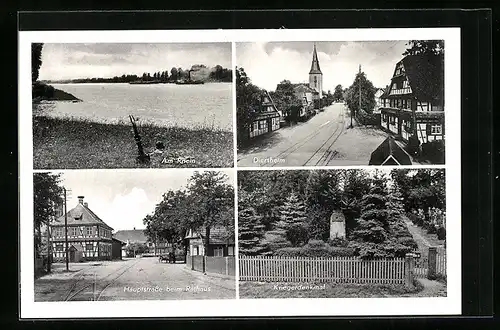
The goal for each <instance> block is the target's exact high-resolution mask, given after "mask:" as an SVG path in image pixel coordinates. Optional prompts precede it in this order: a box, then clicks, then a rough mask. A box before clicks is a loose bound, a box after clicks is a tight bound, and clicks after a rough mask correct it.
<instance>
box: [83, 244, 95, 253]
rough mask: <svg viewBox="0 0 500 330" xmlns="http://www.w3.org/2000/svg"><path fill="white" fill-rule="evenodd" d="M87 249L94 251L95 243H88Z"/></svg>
mask: <svg viewBox="0 0 500 330" xmlns="http://www.w3.org/2000/svg"><path fill="white" fill-rule="evenodd" d="M85 250H87V251H94V244H92V243H87V245H85Z"/></svg>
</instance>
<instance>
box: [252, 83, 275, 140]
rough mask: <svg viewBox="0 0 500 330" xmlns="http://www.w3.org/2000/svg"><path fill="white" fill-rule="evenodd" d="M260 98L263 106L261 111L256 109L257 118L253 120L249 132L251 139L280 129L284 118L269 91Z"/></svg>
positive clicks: (260, 108)
mask: <svg viewBox="0 0 500 330" xmlns="http://www.w3.org/2000/svg"><path fill="white" fill-rule="evenodd" d="M260 97H261V104H260V107H259V109H256V112H257V116H256V117H255V119H254V120H253V122H252V124H251V126H250V129H249V132H248V134H249V136H250V138H254V137H256V136H259V135H263V134H266V133H270V132H272V131H275V130H277V129H279V128H280V122H281V118H283V114H282V113H281V112H280V111H278V108H276V105H275V104H274V102H273V99H272V98H271V96H270V95H269V93H268V92H267V91H264V92H263V93H262V95H261V96H260Z"/></svg>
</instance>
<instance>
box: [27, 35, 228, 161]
mask: <svg viewBox="0 0 500 330" xmlns="http://www.w3.org/2000/svg"><path fill="white" fill-rule="evenodd" d="M31 52H32V54H31V55H32V70H31V73H32V104H33V110H32V111H33V168H35V169H87V168H137V167H140V168H143V167H145V168H150V167H152V168H164V167H170V168H171V167H189V168H207V167H233V166H234V153H233V97H232V75H233V70H232V59H231V57H232V55H231V43H229V42H225V43H148V44H141V43H130V44H125V43H93V44H84V43H32V45H31Z"/></svg>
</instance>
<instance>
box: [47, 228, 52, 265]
mask: <svg viewBox="0 0 500 330" xmlns="http://www.w3.org/2000/svg"><path fill="white" fill-rule="evenodd" d="M51 244H52V243H51V242H50V220H48V221H47V273H50V268H51V267H50V266H51V265H50V260H51V257H52V255H51V254H50V245H51Z"/></svg>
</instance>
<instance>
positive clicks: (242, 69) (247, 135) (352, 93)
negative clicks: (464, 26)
mask: <svg viewBox="0 0 500 330" xmlns="http://www.w3.org/2000/svg"><path fill="white" fill-rule="evenodd" d="M444 48H445V45H444V41H443V40H396V41H345V42H344V41H335V42H326V41H319V42H314V41H304V42H242V43H236V103H237V140H238V156H237V157H238V160H237V164H238V166H241V167H245V166H246V167H259V166H265V167H282V166H330V165H333V166H337V165H429V164H444V156H445V116H444V113H445V105H444Z"/></svg>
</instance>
